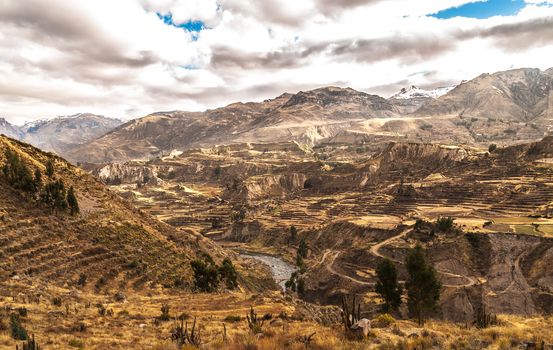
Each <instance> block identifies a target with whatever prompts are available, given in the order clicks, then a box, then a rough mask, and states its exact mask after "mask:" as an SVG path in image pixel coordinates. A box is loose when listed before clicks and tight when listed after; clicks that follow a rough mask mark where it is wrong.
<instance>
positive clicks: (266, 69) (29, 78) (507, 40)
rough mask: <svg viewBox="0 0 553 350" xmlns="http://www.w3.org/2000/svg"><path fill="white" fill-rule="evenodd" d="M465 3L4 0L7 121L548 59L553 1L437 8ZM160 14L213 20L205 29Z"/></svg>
mask: <svg viewBox="0 0 553 350" xmlns="http://www.w3.org/2000/svg"><path fill="white" fill-rule="evenodd" d="M468 2H473V1H471V0H426V1H412V0H305V1H297V0H264V1H255V0H249V1H245V0H220V1H218V2H217V1H216V0H118V1H109V0H95V1H87V0H50V1H48V2H45V1H41V0H19V1H3V2H0V74H1V76H2V78H3V79H2V81H1V82H0V116H5V117H7V118H8V119H9V120H11V121H15V122H22V121H24V120H31V119H37V118H43V117H53V116H56V115H62V114H70V113H76V112H93V113H100V114H105V115H108V116H113V117H125V118H130V117H140V116H142V115H144V114H147V113H150V112H154V111H158V110H173V109H185V110H186V109H188V110H199V109H205V108H212V107H217V106H221V105H224V104H227V103H231V102H234V101H236V100H242V101H246V100H263V99H265V98H270V97H274V96H276V95H279V94H280V93H282V92H284V91H288V92H295V91H298V90H300V89H303V90H305V89H309V88H315V87H319V86H324V85H330V84H333V85H341V86H351V87H353V88H356V89H360V90H364V91H369V92H374V93H380V94H384V95H388V94H392V93H393V92H395V91H396V90H397V89H399V88H400V87H401V86H402V85H407V84H413V83H414V84H419V85H423V86H436V85H440V84H450V83H453V82H459V81H460V80H462V79H469V78H472V77H474V76H477V75H479V74H480V73H482V72H492V71H497V70H504V69H509V68H512V67H522V66H528V67H538V68H548V66H550V65H551V63H550V60H548V58H549V57H552V56H553V44H552V43H553V38H552V35H553V33H551V30H550V29H548V28H551V27H550V25H551V24H553V7H547V6H543V1H541V0H539V1H538V0H527V1H526V3H527V6H526V7H525V8H524V9H523V10H522V11H520V12H519V13H518V14H517V15H514V16H506V17H505V16H497V17H492V18H489V19H485V20H478V19H468V18H453V19H449V20H439V19H436V18H434V17H430V16H427V15H428V14H432V13H436V12H438V11H440V10H443V9H446V8H450V7H454V6H459V5H462V4H465V3H468ZM549 2H550V3H551V1H549ZM156 13H161V14H169V13H171V14H172V16H173V21H174V23H176V24H182V23H187V22H189V21H202V22H203V23H205V24H206V26H207V27H208V29H206V30H203V31H201V32H200V33H199V34H198V35H197V37H196V36H195V35H192V33H189V32H187V31H185V30H183V29H181V28H176V27H174V26H171V25H166V24H164V23H163V21H162V20H161V19H159V18H158V16H157V14H156Z"/></svg>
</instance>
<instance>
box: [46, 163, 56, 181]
mask: <svg viewBox="0 0 553 350" xmlns="http://www.w3.org/2000/svg"><path fill="white" fill-rule="evenodd" d="M46 175H47V176H48V177H52V176H54V162H53V161H52V159H48V161H47V162H46Z"/></svg>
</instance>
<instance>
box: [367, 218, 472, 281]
mask: <svg viewBox="0 0 553 350" xmlns="http://www.w3.org/2000/svg"><path fill="white" fill-rule="evenodd" d="M411 229H412V228H411V227H410V228H408V229H405V230H403V231H401V232H400V233H399V234H398V235H395V236H393V237H390V238H388V239H386V240H384V241H382V242H379V243H377V244H375V245H373V246H372V247H371V248H370V252H371V254H372V255H374V256H377V257H379V258H383V259H389V260H392V261H394V262H396V263H399V264H403V261H400V260H397V259H394V258H392V257H388V256H385V255H384V254H382V253H381V252H380V249H381V248H382V247H385V246H387V245H388V244H390V243H392V242H393V241H395V240H398V239H401V238H404V237H405V236H406V235H407V234H408V233H409V232H410V231H411ZM438 273H440V274H441V275H444V276H449V277H453V278H462V279H465V280H467V282H466V283H464V284H461V285H459V284H453V285H450V284H444V285H443V286H444V287H449V288H468V287H471V286H474V285H476V284H478V283H479V281H478V279H476V278H475V277H470V276H463V275H458V274H455V273H451V272H446V271H440V270H438Z"/></svg>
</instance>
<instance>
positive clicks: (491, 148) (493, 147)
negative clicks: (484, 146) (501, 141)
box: [488, 143, 497, 153]
mask: <svg viewBox="0 0 553 350" xmlns="http://www.w3.org/2000/svg"><path fill="white" fill-rule="evenodd" d="M496 149H497V145H496V144H495V143H492V144H491V145H490V147H488V152H490V153H492V152H493V151H495V150H496Z"/></svg>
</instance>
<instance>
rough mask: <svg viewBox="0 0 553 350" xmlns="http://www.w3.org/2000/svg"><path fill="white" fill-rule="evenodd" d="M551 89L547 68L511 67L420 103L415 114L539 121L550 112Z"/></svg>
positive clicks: (551, 77) (551, 75) (552, 107)
mask: <svg viewBox="0 0 553 350" xmlns="http://www.w3.org/2000/svg"><path fill="white" fill-rule="evenodd" d="M552 90H553V73H552V71H551V69H550V70H547V71H543V72H542V71H540V70H539V69H515V70H510V71H505V72H497V73H494V74H482V75H480V76H479V77H477V78H475V79H473V80H471V81H468V82H464V83H462V84H460V85H459V86H457V87H456V88H455V89H453V90H452V91H451V92H449V93H448V94H447V95H445V96H442V97H440V98H439V99H437V100H436V101H432V102H430V103H428V104H426V105H424V106H422V107H421V108H420V109H419V110H418V111H417V112H416V114H417V115H425V116H448V115H454V116H464V117H475V118H481V119H500V120H504V121H516V122H521V123H528V122H540V121H543V120H544V119H546V118H548V117H551V115H552V113H553V105H552V104H551V101H553V94H552Z"/></svg>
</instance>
